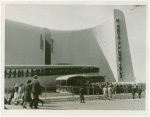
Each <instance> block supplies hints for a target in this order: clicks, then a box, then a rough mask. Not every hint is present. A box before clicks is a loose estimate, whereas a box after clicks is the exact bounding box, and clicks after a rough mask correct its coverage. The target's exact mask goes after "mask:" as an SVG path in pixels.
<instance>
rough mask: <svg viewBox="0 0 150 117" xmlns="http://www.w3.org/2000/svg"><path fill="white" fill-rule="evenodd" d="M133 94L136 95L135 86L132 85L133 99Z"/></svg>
mask: <svg viewBox="0 0 150 117" xmlns="http://www.w3.org/2000/svg"><path fill="white" fill-rule="evenodd" d="M135 93H136V84H134V85H133V86H132V96H133V99H134V98H135Z"/></svg>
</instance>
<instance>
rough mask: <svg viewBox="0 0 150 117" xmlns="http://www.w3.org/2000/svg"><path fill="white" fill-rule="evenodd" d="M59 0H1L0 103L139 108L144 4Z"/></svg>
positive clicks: (144, 77)
mask: <svg viewBox="0 0 150 117" xmlns="http://www.w3.org/2000/svg"><path fill="white" fill-rule="evenodd" d="M58 3H59V2H58ZM58 3H57V4H54V3H53V2H50V3H45V2H38V3H37V4H36V2H32V1H30V3H28V2H12V3H11V2H10V3H9V2H2V5H3V9H2V11H3V15H2V18H3V20H2V24H3V25H2V26H3V28H2V32H4V33H2V37H3V41H2V42H3V47H4V48H3V49H4V50H3V60H4V61H3V67H2V68H3V70H2V72H3V75H2V76H1V78H2V79H3V81H2V84H3V85H2V86H3V88H2V89H3V91H2V92H3V93H4V94H3V95H2V96H3V97H2V98H4V100H3V102H2V103H4V104H3V107H1V108H3V110H4V111H5V113H7V114H9V112H13V111H14V112H16V110H17V111H18V112H19V111H23V110H24V111H26V110H28V111H30V112H31V111H32V112H34V114H36V113H35V112H37V113H38V111H41V112H42V111H43V112H44V111H47V110H49V111H50V112H52V111H56V110H60V111H61V110H68V112H69V111H70V112H71V110H77V111H82V110H86V112H88V111H89V110H90V111H92V110H93V111H94V110H95V111H104V110H105V111H124V112H126V111H130V112H132V111H133V112H136V113H138V112H145V111H146V110H147V106H148V105H147V104H148V103H147V101H148V100H149V97H148V96H147V95H148V93H149V92H148V91H147V90H148V89H147V87H148V85H149V80H148V72H149V71H148V59H147V58H148V57H147V56H148V51H149V50H148V44H147V42H148V39H147V37H148V35H149V34H148V27H147V23H148V22H147V20H148V13H147V12H148V10H149V8H148V2H146V1H145V2H143V3H141V2H139V3H138V2H137V1H135V2H133V3H132V4H123V2H119V3H118V4H117V2H111V3H112V4H104V3H103V4H98V3H99V2H98V3H97V4H92V2H90V3H88V2H85V3H86V4H84V2H78V3H79V4H71V3H68V4H67V2H65V3H62V4H61V3H60V4H58ZM80 3H81V4H80ZM100 3H101V2H100ZM113 3H114V4H113ZM115 3H116V4H115ZM33 110H34V111H33ZM27 114H28V113H26V115H27ZM84 114H85V115H86V113H84ZM126 114H127V113H126ZM74 115H76V114H75V113H74ZM21 116H23V114H22V115H21ZM49 116H50V115H49Z"/></svg>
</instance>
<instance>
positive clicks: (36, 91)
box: [31, 75, 41, 109]
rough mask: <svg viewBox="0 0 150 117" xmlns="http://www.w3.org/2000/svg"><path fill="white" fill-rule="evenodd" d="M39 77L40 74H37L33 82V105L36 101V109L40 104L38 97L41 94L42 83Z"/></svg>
mask: <svg viewBox="0 0 150 117" xmlns="http://www.w3.org/2000/svg"><path fill="white" fill-rule="evenodd" d="M37 79H38V76H37V75H35V76H34V81H33V82H32V83H31V87H32V93H33V100H32V105H33V103H34V108H35V109H36V108H37V106H38V98H39V95H40V93H41V86H40V83H39V81H38V80H37Z"/></svg>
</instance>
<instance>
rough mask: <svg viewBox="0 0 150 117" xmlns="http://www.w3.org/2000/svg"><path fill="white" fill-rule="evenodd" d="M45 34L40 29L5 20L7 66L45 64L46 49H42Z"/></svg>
mask: <svg viewBox="0 0 150 117" xmlns="http://www.w3.org/2000/svg"><path fill="white" fill-rule="evenodd" d="M43 33H44V32H43V29H42V28H40V27H35V26H31V25H27V24H23V23H18V22H14V21H10V20H5V64H6V65H32V64H34V65H35V64H38V65H43V64H45V49H44V50H42V49H41V48H40V35H41V34H43ZM43 35H44V34H43ZM43 38H44V37H43ZM43 44H44V45H45V41H44V43H43Z"/></svg>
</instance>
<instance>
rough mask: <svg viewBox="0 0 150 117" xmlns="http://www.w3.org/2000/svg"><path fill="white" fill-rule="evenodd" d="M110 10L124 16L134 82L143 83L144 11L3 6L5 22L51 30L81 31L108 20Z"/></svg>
mask: <svg viewBox="0 0 150 117" xmlns="http://www.w3.org/2000/svg"><path fill="white" fill-rule="evenodd" d="M113 9H119V10H121V11H122V12H123V13H124V15H125V20H126V26H127V33H128V39H129V46H130V52H131V59H132V64H133V70H134V75H135V77H136V79H137V81H145V79H146V7H136V8H134V6H131V5H120V6H119V5H118V6H112V5H107V6H102V5H14V4H11V5H6V7H5V18H6V19H10V20H13V21H18V22H22V23H26V24H30V25H34V26H39V27H45V28H48V29H51V30H64V31H68V30H81V29H88V28H91V27H95V26H98V25H100V24H101V23H103V22H104V21H105V20H106V19H108V18H109V15H110V14H111V13H112V11H113Z"/></svg>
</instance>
